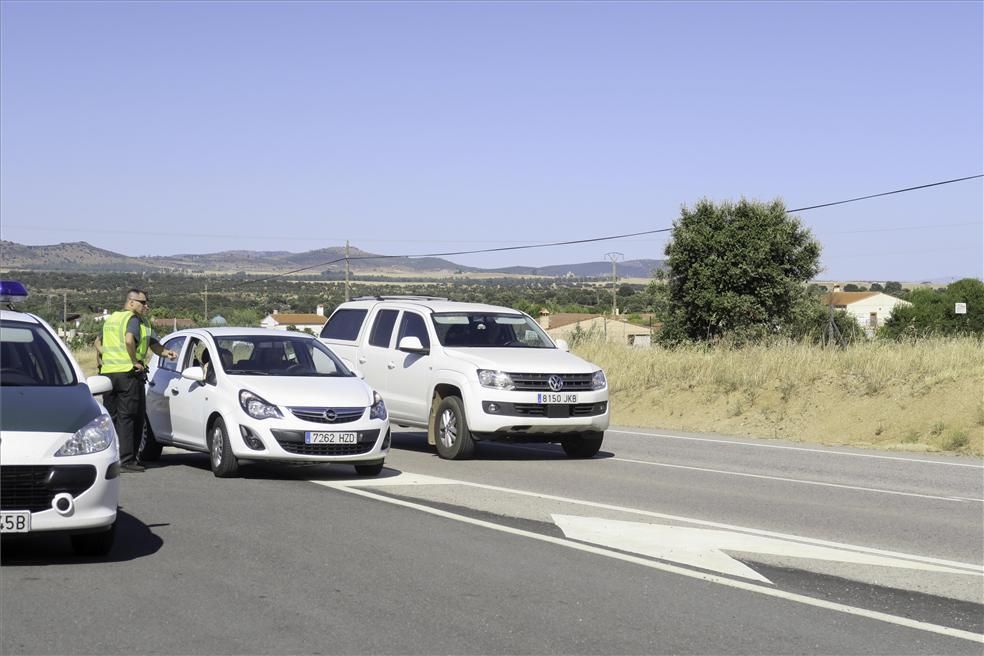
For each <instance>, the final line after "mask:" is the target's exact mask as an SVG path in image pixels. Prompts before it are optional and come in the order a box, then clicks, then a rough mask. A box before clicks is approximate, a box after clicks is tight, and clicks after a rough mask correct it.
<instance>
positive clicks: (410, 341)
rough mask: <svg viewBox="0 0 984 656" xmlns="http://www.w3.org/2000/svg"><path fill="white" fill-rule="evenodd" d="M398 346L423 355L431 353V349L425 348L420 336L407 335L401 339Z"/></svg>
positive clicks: (406, 350) (408, 351)
mask: <svg viewBox="0 0 984 656" xmlns="http://www.w3.org/2000/svg"><path fill="white" fill-rule="evenodd" d="M396 348H397V349H399V350H401V351H404V352H405V353H420V354H423V355H426V354H427V353H430V349H425V348H424V345H423V344H421V343H420V338H419V337H417V336H415V335H407V336H406V337H404V338H403V339H401V340H400V343H399V344H398V345H397V347H396Z"/></svg>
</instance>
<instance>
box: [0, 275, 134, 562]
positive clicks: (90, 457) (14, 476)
mask: <svg viewBox="0 0 984 656" xmlns="http://www.w3.org/2000/svg"><path fill="white" fill-rule="evenodd" d="M26 296H27V291H26V290H25V289H24V286H23V285H21V284H20V283H18V282H13V281H0V302H2V303H3V304H5V305H9V304H11V303H12V302H14V301H16V300H19V299H23V298H24V297H26ZM11 307H12V306H11ZM110 389H112V383H111V382H110V380H109V378H107V377H105V376H90V377H89V378H88V379H86V378H85V375H84V374H83V373H82V369H81V367H79V364H78V363H77V362H76V361H75V359H74V358H73V357H72V355H71V352H70V351H69V350H68V348H66V346H65V344H64V343H62V341H61V340H60V339H59V338H58V335H57V334H56V333H55V331H54V330H52V328H51V326H49V325H48V324H47V323H45V322H44V320H42V319H41V318H39V317H37V316H34V315H33V314H28V313H24V312H14V311H13V310H12V309H11V310H0V533H2V534H3V536H4V537H5V538H7V537H11V536H15V535H24V534H27V535H31V534H38V533H48V534H54V533H61V534H66V535H69V536H70V538H71V543H72V548H73V549H74V551H75V552H76V553H77V554H79V555H84V556H101V555H105V554H106V553H108V552H109V550H110V549H111V548H112V547H113V540H114V537H115V535H116V508H117V506H118V504H119V482H120V480H119V476H120V457H119V444H118V440H117V437H116V430H115V429H114V428H113V422H112V421H111V420H110V418H109V415H108V414H107V413H106V410H105V409H104V408H103V407H102V406H101V405H100V404H98V403H96V400H95V399H94V398H93V394H102V393H104V392H108V391H110Z"/></svg>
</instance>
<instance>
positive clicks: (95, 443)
mask: <svg viewBox="0 0 984 656" xmlns="http://www.w3.org/2000/svg"><path fill="white" fill-rule="evenodd" d="M115 441H116V429H115V428H113V420H112V419H110V418H109V415H99V416H98V417H96V418H95V419H93V420H92V421H90V422H89V423H88V424H86V425H85V426H83V427H82V428H80V429H78V430H77V431H76V432H75V435H72V437H70V438H68V441H67V442H65V444H63V445H62V448H60V449H58V451H57V452H55V455H56V456H81V455H84V454H86V453H98V452H99V451H105V450H106V449H108V448H109V447H110V445H111V444H113V442H115Z"/></svg>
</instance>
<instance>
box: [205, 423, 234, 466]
mask: <svg viewBox="0 0 984 656" xmlns="http://www.w3.org/2000/svg"><path fill="white" fill-rule="evenodd" d="M208 454H209V460H210V461H211V463H212V473H213V474H215V475H216V476H217V477H219V478H228V477H230V476H233V475H235V473H236V472H237V471H238V470H239V461H238V460H237V459H236V456H235V455H233V453H232V447H231V446H229V434H228V433H227V432H226V427H225V422H224V421H222V418H221V417H217V418H216V419H215V421H214V422H213V423H212V428H211V429H210V430H209V432H208Z"/></svg>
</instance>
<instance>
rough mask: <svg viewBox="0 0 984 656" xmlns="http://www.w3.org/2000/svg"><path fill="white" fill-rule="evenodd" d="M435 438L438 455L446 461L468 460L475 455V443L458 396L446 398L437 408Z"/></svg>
mask: <svg viewBox="0 0 984 656" xmlns="http://www.w3.org/2000/svg"><path fill="white" fill-rule="evenodd" d="M434 438H435V439H434V443H435V444H436V445H437V455H439V456H440V457H442V458H444V459H445V460H466V459H468V458H471V457H472V455H473V454H474V453H475V441H474V440H472V436H471V432H470V431H469V430H468V422H466V421H465V409H464V408H463V407H462V404H461V399H460V398H458V397H457V396H446V397H444V399H442V400H441V403H440V405H438V406H437V412H436V413H435V414H434Z"/></svg>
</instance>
